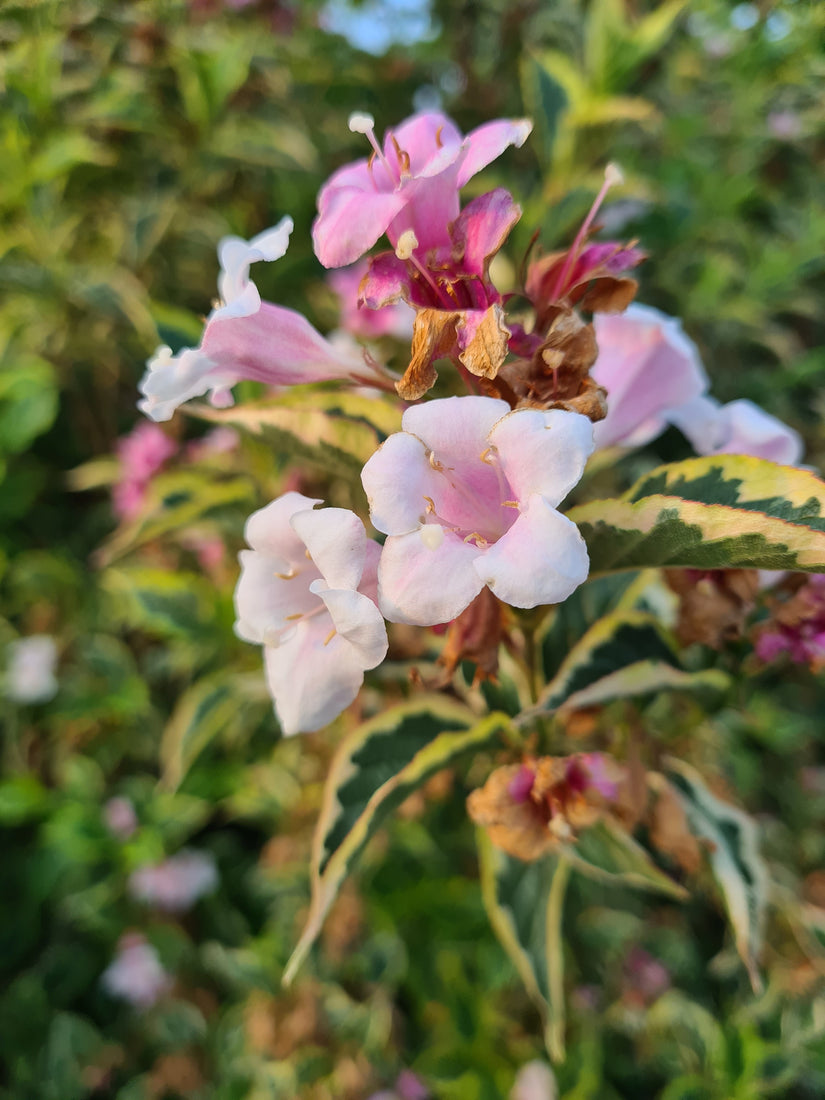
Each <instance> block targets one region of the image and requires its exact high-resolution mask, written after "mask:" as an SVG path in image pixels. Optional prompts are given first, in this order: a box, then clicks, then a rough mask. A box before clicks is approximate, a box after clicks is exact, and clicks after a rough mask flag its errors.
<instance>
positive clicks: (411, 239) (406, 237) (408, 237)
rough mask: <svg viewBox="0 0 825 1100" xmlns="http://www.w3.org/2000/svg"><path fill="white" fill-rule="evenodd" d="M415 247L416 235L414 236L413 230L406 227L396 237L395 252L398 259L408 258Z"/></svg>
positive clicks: (416, 244)
mask: <svg viewBox="0 0 825 1100" xmlns="http://www.w3.org/2000/svg"><path fill="white" fill-rule="evenodd" d="M416 248H418V237H416V235H415V232H414V230H412V229H407V230H405V232H403V233H402V234H401V236H400V237H399V238H398V244H397V245H396V246H395V254H396V256H397V257H398V259H399V260H410V259H412V255H413V252H415V250H416Z"/></svg>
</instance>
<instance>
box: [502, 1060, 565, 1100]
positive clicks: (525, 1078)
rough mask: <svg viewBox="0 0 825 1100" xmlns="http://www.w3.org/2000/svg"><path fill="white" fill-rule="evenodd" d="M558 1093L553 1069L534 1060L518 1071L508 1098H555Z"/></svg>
mask: <svg viewBox="0 0 825 1100" xmlns="http://www.w3.org/2000/svg"><path fill="white" fill-rule="evenodd" d="M558 1095H559V1091H558V1088H557V1087H556V1078H555V1075H554V1074H553V1071H552V1070H551V1069H550V1067H549V1066H548V1065H546V1064H545V1063H544V1062H539V1061H535V1062H528V1063H527V1065H525V1066H522V1067H521V1069H520V1070H519V1071H518V1076H517V1077H516V1080H515V1084H514V1085H513V1088H512V1089H511V1091H510V1100H557V1097H558Z"/></svg>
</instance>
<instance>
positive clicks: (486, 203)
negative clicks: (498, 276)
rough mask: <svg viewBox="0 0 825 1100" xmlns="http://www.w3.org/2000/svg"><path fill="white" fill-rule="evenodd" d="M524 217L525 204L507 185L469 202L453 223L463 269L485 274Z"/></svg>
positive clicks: (455, 241) (454, 237) (474, 273)
mask: <svg viewBox="0 0 825 1100" xmlns="http://www.w3.org/2000/svg"><path fill="white" fill-rule="evenodd" d="M520 217H521V207H520V206H519V205H518V203H516V202H514V201H513V196H512V195H511V194H510V193H509V191H505V190H504V188H503V187H498V188H496V190H495V191H489V192H488V193H487V194H486V195H479V197H478V198H477V199H473V200H472V202H469V203H467V205H466V206H465V207H464V209H463V210H462V211H461V213H460V214H459V216H458V218H457V219H456V221H455V224H454V225H453V241H454V243H455V246H456V249H457V250H459V251H460V252H461V253H462V263H461V266H462V269H463V270H465V271H468V272H470V273H471V274H473V275H480V276H484V275H485V274H486V271H487V263H488V261H489V260H490V258H491V257H492V256H494V255H495V254H496V252H498V250H499V249H500V248H501V246H502V245H503V244H504V241H505V240H506V239H507V236H508V234H509V232H510V230H511V229H512V228H513V226H514V225H515V224H516V222H517V221H518V220H519V218H520Z"/></svg>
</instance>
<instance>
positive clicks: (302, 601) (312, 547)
mask: <svg viewBox="0 0 825 1100" xmlns="http://www.w3.org/2000/svg"><path fill="white" fill-rule="evenodd" d="M320 503H321V501H318V500H310V499H309V498H308V497H305V496H302V495H301V494H300V493H294V492H291V493H285V494H284V495H283V496H280V497H278V498H277V500H274V501H272V503H271V504H268V505H267V506H266V508H262V509H261V510H260V511H259V512H255V513H254V515H252V516H250V517H249V520H248V521H247V525H246V541H247V542H248V543H249V545H250V546H251V548H252V549H251V550H243V551H241V554H240V561H241V566H242V571H241V576H240V580H239V581H238V586H237V588H236V590H235V609H236V612H237V616H238V618H237V622H236V624H235V631H236V633H237V634H238V636H239V637H240V638H243V639H244V641H247V642H253V643H255V644H257V645H262V646H263V647H264V660H265V663H266V673H267V681H268V684H269V690H270V692H271V694H272V697H273V700H274V702H275V711H276V713H277V715H278V719H279V721H280V723H281V728H282V730H283V732H284V733H285V734H286V735H291V734H294V733H306V732H310V731H312V730H317V729H320V728H321V727H322V726H325V725H327V724H328V723H329V722H331V721H332V720H333V718H335V717H337V715H338V714H340V713H341V711H342V710H343V709H344V708H345V707H347V706H349V704H350V703H351V702H352V701H353V700H354V699H355V697H356V695H357V694H358V691H359V689H360V687H361V684H362V683H363V680H364V671H365V670H366V669H369V668H375V666H376V665H379V664H380V663H381V661H383V659H384V657H385V656H386V652H387V632H386V628H385V626H384V620H383V618H382V617H381V613H380V612H379V610H378V608H377V607H376V605H375V602H374V598H371V597H374V594H375V588H376V579H375V573H376V568H377V561H378V556H379V553H380V551H379V548H378V546H377V544H376V543H374V542H372V541H371V540H370V539H368V538H367V536H366V532H365V531H364V525H363V524H362V523H361V520H360V519H359V518H358V517H357V516H356V515H354V514H353V513H352V512H348V511H346V510H345V509H343V508H325V509H323V510H321V511H318V512H316V511H314V510H313V509H314V507H315V505H316V504H320ZM366 593H368V594H366Z"/></svg>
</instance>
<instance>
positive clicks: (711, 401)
mask: <svg viewBox="0 0 825 1100" xmlns="http://www.w3.org/2000/svg"><path fill="white" fill-rule="evenodd" d="M721 408H722V406H721V405H720V404H719V402H718V401H717V400H716V399H715V398H714V397H708V396H707V395H703V396H701V397H694V398H693V400H692V401H686V402H685V403H684V404H682V405H679V406H677V407H676V408H672V409H668V410H667V412H666V417H667V420H668V421H669V422H670V423H671V424H674V425H675V426H676V427H677V428H678V429H679V431H680V432H681V433H682V435H684V436H685V437H686V439H687V440H688V441H689V442H690V444H691V446H692V447H693V449H694V451H696V453H697V454H700V455H707V454H713V453H714V452H715V451H716V450H718V448H719V447H721V446H722V445H723V443H724V441H725V429H724V426H723V423H722V419H721V416H720V411H721Z"/></svg>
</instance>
